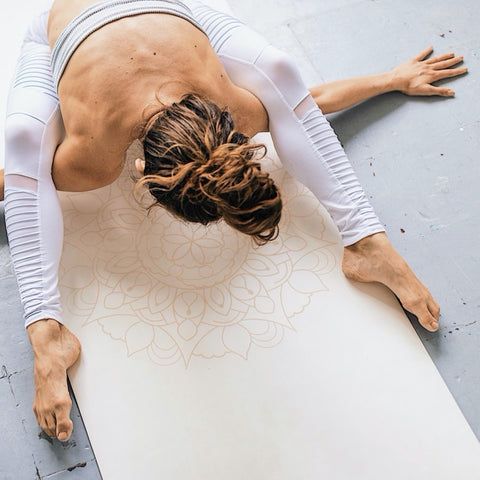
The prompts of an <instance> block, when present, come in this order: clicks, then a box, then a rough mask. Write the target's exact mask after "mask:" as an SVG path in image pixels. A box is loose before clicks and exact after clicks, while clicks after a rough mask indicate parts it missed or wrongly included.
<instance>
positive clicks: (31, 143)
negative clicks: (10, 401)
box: [5, 13, 79, 440]
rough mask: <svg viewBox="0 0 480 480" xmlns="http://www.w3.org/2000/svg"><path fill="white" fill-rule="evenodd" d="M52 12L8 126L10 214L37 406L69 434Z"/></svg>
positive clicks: (35, 28)
mask: <svg viewBox="0 0 480 480" xmlns="http://www.w3.org/2000/svg"><path fill="white" fill-rule="evenodd" d="M47 18H48V15H47V13H45V14H44V15H41V16H39V17H37V18H36V19H35V20H34V22H33V23H32V26H31V27H30V30H29V32H28V33H27V37H26V39H25V42H24V45H23V47H22V52H21V56H20V59H19V62H18V66H17V72H16V75H15V79H14V82H13V85H12V88H11V91H10V95H9V99H8V108H7V120H6V127H5V220H6V225H7V232H8V237H9V245H10V252H11V256H12V260H13V265H14V269H15V274H16V277H17V282H18V285H19V290H20V296H21V300H22V303H23V306H24V310H25V323H26V326H27V327H28V334H29V337H30V341H31V342H32V346H33V350H34V354H35V365H34V377H35V401H34V411H35V414H36V416H37V420H38V422H39V424H40V425H41V426H42V428H43V429H44V430H45V431H46V432H47V433H48V434H49V435H51V436H58V437H59V438H60V439H62V440H66V438H68V436H70V433H71V430H72V423H71V421H70V418H69V411H70V405H71V402H70V398H69V395H68V389H67V383H66V371H67V369H68V368H69V367H70V366H71V365H72V364H73V363H74V362H75V360H76V358H77V357H78V354H79V344H78V340H77V339H76V337H74V336H73V334H72V333H71V332H70V331H69V330H68V329H67V328H66V327H64V326H63V325H61V310H60V295H59V292H58V286H57V279H58V264H59V259H60V254H61V250H62V236H63V219H62V212H61V209H60V205H59V202H58V198H57V194H56V191H55V186H54V184H53V180H52V177H51V169H52V160H53V157H54V154H55V149H56V147H57V145H58V143H59V142H60V141H61V139H62V136H63V123H62V119H61V115H60V109H59V104H58V98H57V96H56V92H55V89H54V87H53V83H52V81H51V73H50V49H49V47H48V43H47V41H46V20H47Z"/></svg>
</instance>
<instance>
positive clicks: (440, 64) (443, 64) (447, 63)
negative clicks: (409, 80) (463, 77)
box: [427, 54, 463, 70]
mask: <svg viewBox="0 0 480 480" xmlns="http://www.w3.org/2000/svg"><path fill="white" fill-rule="evenodd" d="M460 62H463V56H461V55H460V56H458V57H455V55H453V54H452V56H451V57H449V58H444V59H442V60H438V61H436V62H427V63H428V64H429V65H432V67H433V68H435V70H442V69H445V68H450V67H453V66H454V65H457V64H458V63H460Z"/></svg>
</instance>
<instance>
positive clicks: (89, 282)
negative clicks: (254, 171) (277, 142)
mask: <svg viewBox="0 0 480 480" xmlns="http://www.w3.org/2000/svg"><path fill="white" fill-rule="evenodd" d="M270 151H271V150H270ZM264 168H265V169H266V170H268V171H269V172H270V173H271V175H272V176H273V178H274V179H275V182H276V183H277V185H278V186H279V187H280V189H281V191H282V197H283V202H284V210H283V216H282V221H281V224H280V230H281V234H280V236H279V238H278V239H277V240H276V241H274V242H270V243H269V244H268V245H265V246H262V247H256V246H254V245H253V243H252V241H251V240H250V238H248V237H247V236H245V235H243V234H240V233H238V232H235V231H234V230H232V229H231V228H230V227H228V226H227V225H225V224H224V223H222V222H221V223H218V224H215V225H212V226H209V227H204V226H201V225H196V224H186V223H183V222H180V221H178V220H176V219H174V218H173V217H172V216H171V215H170V214H168V213H167V212H165V210H163V209H161V208H154V209H152V210H151V212H150V214H148V215H147V214H146V211H145V209H144V208H143V207H141V206H139V204H138V202H137V201H136V200H135V199H134V197H133V181H132V178H131V175H129V173H128V171H127V170H126V171H124V173H123V174H122V176H121V177H120V179H119V180H118V181H117V182H116V183H115V184H113V185H111V186H109V187H105V188H103V189H100V190H96V191H93V192H87V193H82V194H62V195H61V203H62V207H63V211H64V218H65V247H64V253H63V257H62V265H61V276H60V284H61V291H62V302H63V306H64V310H65V316H66V317H67V318H68V315H69V313H71V314H72V315H73V316H74V318H77V319H80V320H81V322H82V325H86V324H89V323H91V322H97V323H98V324H99V325H100V326H101V327H102V329H103V331H104V332H105V334H107V335H109V336H110V337H111V338H112V339H113V340H116V341H121V342H124V343H125V346H126V351H127V354H128V355H133V354H139V353H140V352H144V353H146V354H147V355H148V356H149V358H150V359H151V360H152V361H153V362H155V363H158V364H160V365H169V364H173V363H176V362H179V361H181V362H184V364H185V365H186V366H188V364H189V363H190V362H191V361H192V359H194V358H196V357H203V358H213V357H222V356H224V355H227V354H237V355H240V356H242V357H243V358H247V357H248V352H249V351H250V349H251V348H254V347H268V348H271V347H275V346H276V345H278V344H279V343H280V342H281V341H282V338H283V337H284V335H285V333H286V332H288V331H292V330H294V326H293V324H292V319H293V318H294V317H295V315H296V314H298V313H300V312H302V311H303V310H304V309H305V307H307V305H308V304H309V302H310V298H311V296H312V295H313V294H315V293H317V292H320V291H325V290H327V287H326V286H325V284H324V282H323V280H322V276H324V275H325V274H326V273H328V272H330V271H331V270H332V268H333V266H334V264H335V257H334V255H333V253H332V251H331V248H329V247H331V245H332V243H331V242H327V241H324V240H322V239H321V237H322V234H323V232H324V229H325V226H324V221H323V217H322V212H323V211H322V209H321V207H320V205H319V204H318V201H317V200H316V199H315V198H314V197H313V196H312V195H311V193H310V192H309V191H308V190H306V189H305V188H304V187H303V186H302V185H301V184H299V183H298V182H296V181H295V180H294V179H292V178H291V177H290V176H289V175H288V174H287V173H286V172H285V171H284V170H283V168H282V167H281V165H280V163H279V161H278V159H276V158H273V159H272V158H269V159H268V160H265V167H264Z"/></svg>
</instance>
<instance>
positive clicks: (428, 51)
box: [414, 45, 433, 62]
mask: <svg viewBox="0 0 480 480" xmlns="http://www.w3.org/2000/svg"><path fill="white" fill-rule="evenodd" d="M432 52H433V47H432V46H431V45H430V46H429V47H427V48H426V49H425V50H422V51H421V52H420V53H419V54H418V55H417V56H416V57H414V60H416V61H417V62H421V61H422V60H425V58H426V57H428V55H430V54H431V53H432Z"/></svg>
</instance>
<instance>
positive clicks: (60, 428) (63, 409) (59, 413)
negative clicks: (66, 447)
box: [55, 399, 73, 442]
mask: <svg viewBox="0 0 480 480" xmlns="http://www.w3.org/2000/svg"><path fill="white" fill-rule="evenodd" d="M71 406H72V402H71V400H70V399H68V401H67V400H65V401H63V402H61V405H57V407H58V408H57V409H56V413H55V417H56V419H57V426H56V431H55V436H56V437H57V438H58V439H59V440H61V441H62V442H64V441H65V440H68V439H69V437H70V435H71V434H72V430H73V423H72V421H71V420H70V408H71Z"/></svg>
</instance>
